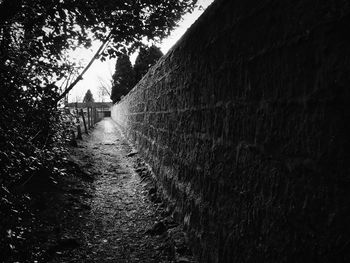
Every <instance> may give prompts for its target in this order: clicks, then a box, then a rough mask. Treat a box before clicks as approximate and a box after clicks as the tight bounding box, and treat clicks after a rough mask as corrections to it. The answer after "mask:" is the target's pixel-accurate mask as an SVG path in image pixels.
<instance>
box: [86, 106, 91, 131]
mask: <svg viewBox="0 0 350 263" xmlns="http://www.w3.org/2000/svg"><path fill="white" fill-rule="evenodd" d="M87 117H88V128H89V129H90V128H91V124H90V108H89V107H87Z"/></svg>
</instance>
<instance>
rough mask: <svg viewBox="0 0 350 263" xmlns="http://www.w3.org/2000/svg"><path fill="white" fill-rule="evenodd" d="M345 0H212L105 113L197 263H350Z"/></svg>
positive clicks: (349, 62) (349, 75)
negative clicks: (144, 169)
mask: <svg viewBox="0 0 350 263" xmlns="http://www.w3.org/2000/svg"><path fill="white" fill-rule="evenodd" d="M349 11H350V8H349V5H348V4H347V2H346V1H342V0H339V1H335V0H329V1H311V0H303V1H291V0H289V1H287V0H275V1H271V0H259V1H258V0H244V1H243V0H240V1H233V0H226V1H225V0H218V1H216V2H215V3H214V4H213V5H212V6H211V7H210V8H209V9H208V10H207V11H206V12H205V13H204V15H203V16H202V17H200V19H199V20H198V21H197V22H196V23H195V24H194V25H193V26H192V27H191V28H190V30H189V31H188V32H187V33H186V35H185V36H184V37H183V38H182V39H181V40H180V41H179V42H178V43H177V44H176V45H175V46H174V47H173V49H172V50H171V51H169V52H168V54H166V55H165V56H164V57H163V58H162V59H161V60H160V61H159V62H158V64H156V65H155V66H154V67H153V68H151V70H150V71H149V72H148V74H147V75H146V76H145V77H144V78H143V79H142V80H141V81H140V82H139V83H138V84H137V86H136V87H135V88H134V89H133V90H132V91H131V92H130V93H129V94H128V95H127V96H126V97H125V98H124V99H123V100H122V101H121V102H120V103H119V104H116V105H115V106H114V107H113V112H112V117H113V119H114V120H115V121H116V122H117V123H119V124H120V126H121V127H122V128H123V130H124V131H125V134H126V135H127V137H128V138H129V139H130V140H131V141H133V142H134V143H135V145H136V147H137V148H138V149H139V150H140V151H141V152H142V154H143V156H144V157H145V158H146V160H147V161H148V162H149V164H150V165H151V167H153V170H154V173H155V175H156V177H157V180H158V182H159V185H160V187H161V190H162V191H163V194H164V196H165V197H166V198H167V199H168V201H169V203H170V204H171V205H172V206H173V207H174V209H175V212H174V214H175V215H176V216H178V218H180V219H182V220H183V222H184V225H185V227H186V229H187V231H188V233H189V235H190V237H191V240H192V244H193V246H194V249H195V251H196V253H197V254H198V256H199V258H200V260H199V261H200V262H201V263H202V262H220V263H222V262H343V261H348V262H350V261H349V260H350V257H349V251H350V248H349V246H350V244H349V242H348V240H349V236H350V235H349V234H350V231H349V226H348V225H349V222H350V216H349V200H350V189H349V186H350V169H349V161H350V160H349V150H348V149H349V147H350V144H349V136H350V128H349V122H350V114H349V109H350V107H349V102H350V100H349V99H350V88H349V84H350V38H349V34H350V16H349Z"/></svg>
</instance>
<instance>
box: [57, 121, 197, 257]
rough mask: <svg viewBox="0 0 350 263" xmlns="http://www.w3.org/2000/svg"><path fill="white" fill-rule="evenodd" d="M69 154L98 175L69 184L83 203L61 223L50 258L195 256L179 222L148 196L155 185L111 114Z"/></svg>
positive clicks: (88, 173) (92, 174) (94, 174)
mask: <svg viewBox="0 0 350 263" xmlns="http://www.w3.org/2000/svg"><path fill="white" fill-rule="evenodd" d="M131 152H132V153H133V154H130V153H131ZM71 158H72V160H73V162H74V163H75V164H77V165H78V166H79V167H80V168H81V169H82V170H83V171H84V172H85V174H87V175H90V176H92V177H93V178H94V180H92V182H90V185H89V186H88V187H87V188H85V189H80V188H79V187H76V186H75V188H72V189H69V190H68V192H70V194H72V193H73V194H77V195H82V196H83V198H84V201H83V202H84V203H83V205H82V204H80V205H79V208H78V209H77V212H74V213H73V214H72V212H70V214H69V215H68V218H71V220H66V222H68V223H62V224H64V226H61V227H60V228H61V229H63V230H60V231H61V233H60V240H61V244H60V246H58V247H56V249H55V250H54V252H53V255H52V258H51V262H120V263H122V262H192V260H191V258H192V257H191V256H190V251H189V250H188V248H187V246H186V238H185V235H184V234H183V232H182V231H181V227H180V226H179V225H177V224H176V223H175V222H173V221H172V220H171V217H169V216H168V217H166V215H167V214H166V212H165V211H164V209H163V208H162V204H161V203H158V204H156V203H153V202H151V201H150V199H149V192H152V191H154V189H152V188H151V189H150V187H151V186H150V185H149V183H147V182H146V181H147V180H146V181H145V180H141V177H140V176H139V175H138V174H137V173H136V170H138V171H139V170H140V163H142V161H141V159H140V158H139V157H138V154H135V152H133V151H132V148H131V147H130V145H129V144H128V143H127V142H126V141H125V140H124V139H123V137H122V136H121V133H120V132H119V130H118V129H117V127H116V124H115V123H114V122H113V121H112V120H111V119H110V118H106V119H104V120H102V121H101V122H99V123H98V124H96V127H95V128H94V130H93V131H92V132H91V134H90V135H89V136H87V137H86V138H84V140H83V141H82V142H81V143H80V145H79V147H78V148H74V149H72V156H71ZM136 168H138V169H136ZM143 169H144V168H143ZM141 170H142V169H141ZM73 198H74V197H73ZM78 203H79V202H78ZM82 206H83V208H82ZM79 209H80V210H79ZM72 218H73V219H72Z"/></svg>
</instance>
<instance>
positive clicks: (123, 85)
mask: <svg viewBox="0 0 350 263" xmlns="http://www.w3.org/2000/svg"><path fill="white" fill-rule="evenodd" d="M134 85H135V73H134V69H133V68H132V65H131V62H130V59H129V56H127V55H121V56H119V57H118V59H117V63H116V65H115V72H114V74H113V86H112V93H111V100H112V101H113V103H116V102H117V101H119V100H120V98H121V97H122V96H125V95H126V94H127V93H128V92H129V91H130V90H131V89H132V88H133V86H134Z"/></svg>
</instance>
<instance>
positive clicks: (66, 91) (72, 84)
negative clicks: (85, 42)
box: [56, 32, 112, 103]
mask: <svg viewBox="0 0 350 263" xmlns="http://www.w3.org/2000/svg"><path fill="white" fill-rule="evenodd" d="M111 36H112V32H110V33H109V34H108V36H107V37H106V39H105V40H104V41H103V42H102V44H101V46H100V47H99V49H98V50H97V51H96V53H95V55H94V56H93V57H92V58H91V60H90V62H89V63H88V64H87V65H86V67H85V68H84V70H83V71H82V72H81V73H80V74H79V76H78V77H77V78H76V79H75V80H74V81H73V82H72V83H71V84H70V85H69V86H68V88H66V89H65V91H64V92H63V93H62V94H61V95H60V96H59V97H58V98H57V100H56V103H58V102H59V101H60V100H61V99H63V98H64V97H65V96H66V95H67V94H68V93H69V92H70V91H71V90H72V89H73V88H74V86H75V85H76V84H77V83H78V82H79V81H80V80H81V79H83V75H84V74H85V72H86V71H87V70H88V69H89V68H90V67H91V65H92V63H94V61H95V60H96V59H97V58H98V57H99V56H100V55H101V53H102V52H103V50H104V49H105V47H106V46H107V44H108V41H109V40H110V38H111Z"/></svg>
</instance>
